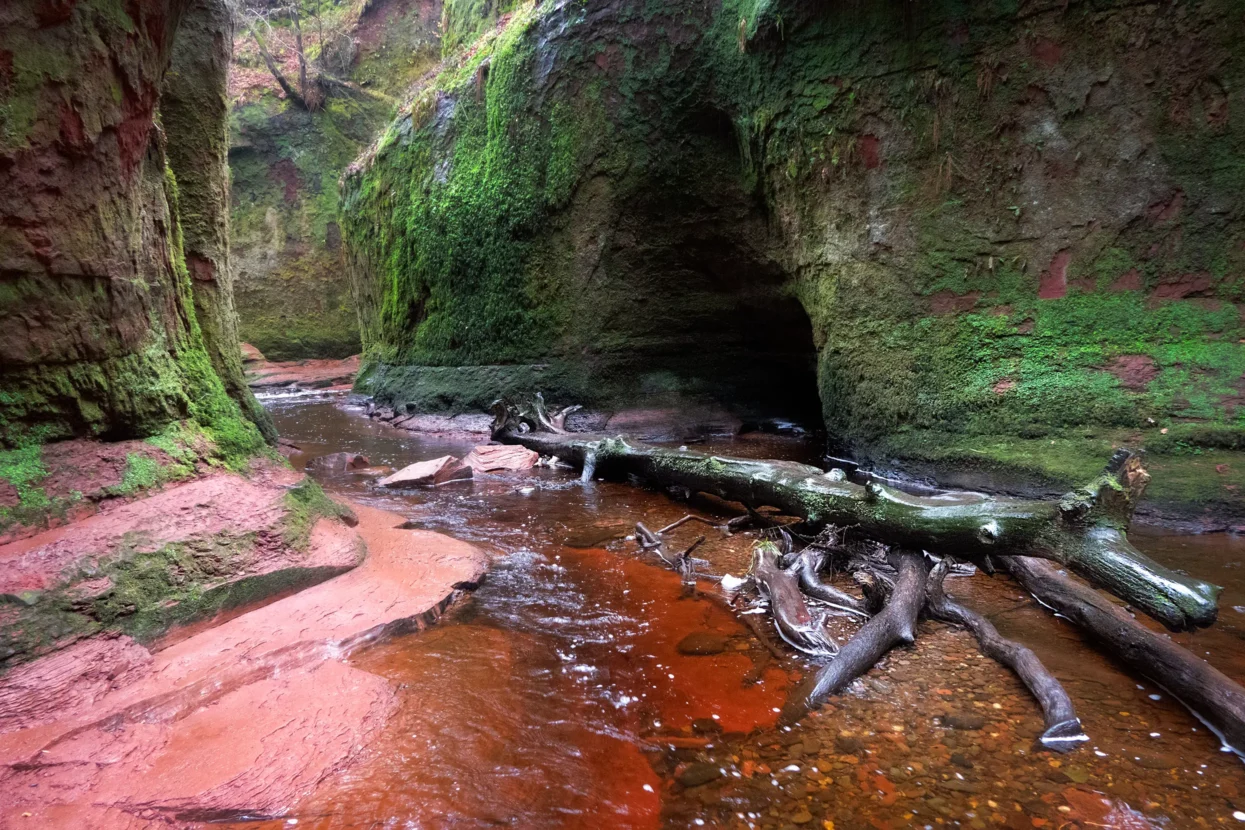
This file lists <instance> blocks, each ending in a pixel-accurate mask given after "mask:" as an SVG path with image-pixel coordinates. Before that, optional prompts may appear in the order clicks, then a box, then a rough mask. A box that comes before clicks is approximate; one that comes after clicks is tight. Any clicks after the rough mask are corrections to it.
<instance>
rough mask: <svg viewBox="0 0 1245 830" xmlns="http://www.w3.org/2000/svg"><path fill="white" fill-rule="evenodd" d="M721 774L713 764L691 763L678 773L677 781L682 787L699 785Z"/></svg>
mask: <svg viewBox="0 0 1245 830" xmlns="http://www.w3.org/2000/svg"><path fill="white" fill-rule="evenodd" d="M721 776H722V771H721V770H720V769H719V768H718V767H716V766H714V765H713V764H706V763H698V764H692V765H691V766H689V767H688V768H687V769H685V770H683V772H681V773H679V775H678V781H679V783H680V784H682V785H683V786H684V787H699V786H700V785H702V784H708V783H709V782H710V781H712V780H714V779H715V778H720V777H721Z"/></svg>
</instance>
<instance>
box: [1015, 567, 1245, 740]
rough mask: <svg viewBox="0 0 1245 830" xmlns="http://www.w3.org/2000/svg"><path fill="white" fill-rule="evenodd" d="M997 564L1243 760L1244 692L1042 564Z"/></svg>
mask: <svg viewBox="0 0 1245 830" xmlns="http://www.w3.org/2000/svg"><path fill="white" fill-rule="evenodd" d="M998 561H999V563H1000V564H1001V565H1002V566H1003V567H1004V568H1006V569H1007V571H1008V572H1009V573H1010V574H1011V575H1012V576H1013V577H1015V578H1016V580H1017V581H1018V582H1019V583H1020V584H1021V585H1023V586H1024V588H1025V590H1027V591H1028V592H1029V593H1031V594H1033V596H1034V597H1035V598H1036V599H1037V601H1038V602H1040V603H1042V605H1045V606H1046V607H1047V608H1049V609H1051V610H1052V611H1054V612H1055V613H1057V614H1059V615H1060V616H1062V617H1066V618H1067V619H1068V620H1069V621H1070V622H1072V624H1073V625H1076V626H1077V627H1079V628H1081V629H1082V630H1084V631H1085V632H1086V633H1087V634H1088V635H1089V636H1090V637H1091V638H1093V639H1094V640H1096V641H1097V642H1099V643H1100V644H1102V645H1104V646H1106V647H1107V650H1108V652H1109V653H1110V654H1111V655H1112V656H1113V657H1115V658H1116V659H1118V660H1120V661H1121V662H1123V663H1124V664H1125V665H1126V666H1128V667H1129V668H1130V669H1132V670H1133V671H1135V672H1136V673H1137V674H1140V675H1142V676H1144V677H1148V678H1149V679H1151V680H1152V681H1154V682H1155V683H1157V684H1158V685H1160V686H1162V687H1163V688H1164V689H1166V690H1167V691H1168V692H1169V693H1171V694H1172V695H1173V696H1175V697H1176V698H1178V699H1179V700H1180V701H1181V702H1182V703H1183V704H1184V705H1185V706H1187V707H1189V709H1191V710H1192V711H1193V713H1194V714H1195V715H1197V716H1198V717H1199V718H1200V719H1201V720H1202V722H1204V723H1205V724H1206V725H1207V726H1209V727H1210V728H1211V729H1212V730H1213V731H1214V732H1215V734H1216V735H1218V736H1219V739H1220V740H1221V741H1222V742H1223V743H1224V745H1225V746H1227V747H1228V748H1229V749H1231V750H1232V751H1233V752H1236V753H1237V754H1238V755H1242V756H1245V688H1242V687H1241V686H1240V685H1239V684H1238V683H1236V682H1235V681H1233V680H1232V679H1231V678H1229V677H1228V676H1227V675H1225V674H1224V673H1223V672H1221V671H1219V670H1218V669H1216V668H1214V667H1213V666H1211V665H1210V664H1209V663H1207V662H1206V661H1204V660H1202V659H1201V658H1200V657H1197V656H1196V655H1194V654H1192V653H1191V652H1189V651H1187V650H1186V649H1183V648H1181V647H1180V646H1178V645H1176V644H1175V643H1173V642H1172V641H1171V640H1170V639H1169V638H1167V637H1164V636H1163V635H1161V634H1156V633H1155V632H1153V631H1151V630H1149V629H1148V628H1146V627H1145V626H1143V625H1141V624H1140V623H1138V622H1137V621H1136V620H1135V619H1133V618H1132V617H1131V616H1130V615H1129V614H1128V613H1126V612H1125V611H1124V610H1123V609H1121V608H1119V607H1118V606H1116V605H1115V604H1114V603H1112V602H1111V601H1110V600H1108V599H1107V598H1106V597H1104V596H1102V595H1101V594H1099V593H1098V592H1097V591H1095V590H1093V589H1092V588H1088V587H1086V586H1084V585H1081V584H1079V583H1077V582H1074V581H1073V580H1071V579H1069V578H1068V577H1066V576H1064V575H1063V574H1060V573H1059V572H1058V571H1057V570H1055V569H1054V568H1052V567H1051V566H1050V565H1048V564H1046V563H1045V562H1042V561H1041V560H1037V559H1031V558H1029V557H1027V556H1000V557H998Z"/></svg>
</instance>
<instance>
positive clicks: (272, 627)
mask: <svg viewBox="0 0 1245 830" xmlns="http://www.w3.org/2000/svg"><path fill="white" fill-rule="evenodd" d="M356 509H357V511H358V514H359V519H360V523H359V527H358V528H357V530H358V532H359V533H360V534H361V535H362V536H363V538H364V540H365V541H366V543H367V545H368V550H369V556H368V559H367V560H366V561H365V562H364V564H363V565H361V566H360V567H358V568H356V569H355V570H353V571H350V572H349V573H346V574H344V575H343V576H340V577H337V578H336V579H332V580H329V581H328V582H324V583H321V584H320V585H317V586H315V587H313V588H310V589H308V590H306V591H303V592H302V593H299V594H296V595H294V596H292V597H288V598H286V599H284V600H280V601H278V602H275V603H272V604H270V605H267V606H265V607H263V608H260V609H257V610H255V611H252V612H250V613H247V614H243V615H242V616H239V617H236V618H234V619H232V620H229V621H228V622H225V623H223V624H222V625H219V626H217V627H215V628H212V629H210V630H207V631H204V632H201V633H199V634H197V635H195V636H193V637H190V638H189V639H186V640H183V641H182V642H179V643H177V644H176V645H173V646H171V647H169V648H167V649H165V650H163V651H160V652H158V653H156V654H155V655H154V657H153V659H152V660H151V662H150V663H149V664H148V663H146V661H144V660H142V659H133V660H130V661H129V662H128V663H127V664H126V665H127V666H128V667H129V668H128V669H127V672H126V673H125V674H124V675H123V676H120V677H117V678H114V679H113V681H114V682H113V685H115V688H113V687H110V686H108V682H106V681H107V678H106V677H105V680H104V681H101V680H100V678H98V677H97V676H96V675H97V674H98V665H97V664H98V661H99V660H100V659H103V657H102V656H101V655H96V654H94V652H90V651H87V650H85V648H84V647H85V645H86V644H80V646H79V648H83V649H84V650H83V651H82V653H81V654H80V655H79V657H80V659H81V660H82V661H88V662H87V663H86V664H80V665H77V666H74V665H73V664H72V661H67V660H66V659H64V658H62V660H61V662H60V663H59V664H57V665H56V666H55V667H54V671H51V672H49V677H48V679H47V683H48V686H45V687H40V685H39V682H38V680H37V678H33V677H32V674H34V673H35V670H36V669H37V668H38V667H40V666H41V665H47V664H48V661H50V660H53V659H55V656H54V657H53V658H45V659H44V660H40V661H36V662H35V663H32V664H30V666H31V668H30V669H29V670H28V671H27V672H26V675H25V677H24V682H23V684H22V688H21V689H16V690H15V689H13V688H9V686H10V678H11V677H12V675H9V676H7V677H5V678H3V679H0V705H5V706H9V707H21V709H22V711H24V712H26V713H27V714H26V716H25V717H24V722H25V723H36V724H38V725H33V726H25V727H24V728H18V729H16V730H13V731H9V730H11V729H12V724H13V723H14V721H13V720H12V719H9V718H7V717H6V715H7V714H9V713H10V712H12V711H13V709H10V712H4V711H0V733H3V734H0V792H4V793H8V794H12V797H9V798H5V799H3V800H2V801H0V826H9V825H15V826H20V827H26V826H29V827H92V828H101V830H110V828H129V827H146V826H150V825H152V824H156V823H160V822H166V821H168V822H171V823H173V824H174V825H176V824H177V823H178V822H179V821H182V822H184V821H192V820H195V819H196V818H197V819H199V820H202V819H204V818H206V817H211V816H222V815H228V814H231V813H232V814H240V813H246V814H249V815H279V814H281V813H282V812H283V811H284V810H286V809H287V808H288V807H289V806H290V805H292V804H293V803H294V801H295V800H296V799H297V798H298V796H299V795H300V794H301V793H303V792H306V791H307V790H308V789H310V788H311V787H312V786H313V785H314V784H315V782H317V781H319V780H321V779H322V778H323V777H324V776H325V775H327V774H328V773H329V772H331V771H333V770H340V769H341V768H343V767H345V766H347V765H349V764H350V763H351V761H352V759H353V758H354V757H355V754H356V753H357V752H358V751H359V749H360V748H361V747H362V746H364V745H366V743H367V741H368V740H369V739H370V737H371V736H372V735H373V734H375V732H376V730H377V729H379V728H380V727H381V726H382V725H383V724H384V722H385V720H386V718H387V717H388V715H389V713H390V711H391V709H392V705H393V704H392V701H393V691H392V689H391V688H390V687H389V685H388V682H387V681H385V680H383V679H381V678H379V677H376V676H374V675H371V674H368V673H366V672H363V671H361V670H359V669H355V668H352V667H350V666H347V665H344V664H343V663H341V662H340V660H341V658H342V657H343V656H345V655H347V654H349V653H350V651H351V650H352V649H354V648H358V647H360V646H361V645H364V644H367V643H370V642H374V641H376V640H377V639H379V638H381V637H384V636H386V635H388V634H392V633H394V632H397V631H402V630H410V629H414V628H418V627H422V626H424V625H426V624H428V623H429V622H430V621H431V620H433V619H435V617H436V616H438V615H439V614H440V612H441V611H442V610H443V609H444V607H445V605H446V603H447V602H448V601H449V599H450V598H451V597H453V596H454V595H455V593H456V590H457V588H458V586H463V585H468V584H474V583H476V582H478V581H479V579H480V578H481V577H482V575H483V573H484V570H485V568H486V564H487V560H486V558H485V556H484V554H482V553H481V552H480V551H478V550H477V549H475V548H474V547H472V546H471V545H469V544H467V543H465V542H459V541H456V540H453V539H449V538H447V537H443V536H440V535H438V534H435V533H428V532H423V531H410V530H400V529H398V527H397V525H398V524H400V523H401V522H402V517H401V516H397V515H395V514H392V513H386V512H384V511H379V510H374V509H370V508H366V507H358V508H356ZM321 526H325V527H328V528H334V529H335V530H334V532H348V531H349V529H347V528H342V527H341V526H340V525H337V524H333V523H329V522H321V523H319V525H317V530H319V529H320V527H321ZM119 639H120V640H122V642H120V643H118V644H117V646H116V647H118V648H121V649H123V650H125V651H129V650H132V648H133V646H132V645H131V644H129V643H128V642H124V638H119ZM89 661H94V662H89ZM92 672H95V674H93V673H92ZM79 678H87V679H88V680H90V679H91V678H94V679H93V680H90V682H89V683H87V685H86V687H85V691H84V692H83V693H81V694H77V695H76V696H71V695H58V694H57V690H58V689H61V688H64V689H69V688H70V687H71V686H72V685H73V684H74V683H75V682H77V679H79ZM101 692H102V694H101ZM41 707H46V710H44V711H39V710H40V708H41ZM32 708H33V709H34V714H33V716H32ZM32 783H37V784H38V785H39V786H38V787H31V786H29V785H30V784H32ZM24 813H30V814H31V815H30V816H24V815H23V814H24Z"/></svg>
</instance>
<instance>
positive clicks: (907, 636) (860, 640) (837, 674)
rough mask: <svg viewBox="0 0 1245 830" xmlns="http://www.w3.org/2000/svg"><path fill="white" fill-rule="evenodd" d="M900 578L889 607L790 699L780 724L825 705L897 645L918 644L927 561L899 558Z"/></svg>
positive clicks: (802, 682)
mask: <svg viewBox="0 0 1245 830" xmlns="http://www.w3.org/2000/svg"><path fill="white" fill-rule="evenodd" d="M896 558H898V560H899V562H898V563H897V566H898V570H899V579H898V580H896V582H895V590H894V592H893V593H892V594H891V597H890V601H889V602H887V603H886V607H885V608H883V609H882V610H881V612H879V613H878V614H877V616H875V617H873V618H872V619H870V620H869V621H868V622H867V623H865V624H864V625H862V626H861V627H860V630H859V631H857V632H856V634H855V635H854V636H853V637H852V638H851V639H850V640H848V641H847V644H846V645H844V646H843V648H842V649H840V650H839V654H838V656H837V657H836V658H835V659H834V662H832V663H830V664H829V665H827V666H823V667H822V668H820V669H818V670H817V672H816V673H814V674H812V675H810V676H809V677H806V678H804V680H803V681H801V682H800V684H799V685H798V686H797V687H796V688H795V689H794V690H793V691H792V692H791V694H790V695H788V697H787V702H786V703H785V704H784V705H783V709H782V713H781V714H780V715H779V718H778V719H779V722H780V723H784V724H792V723H795V722H796V721H798V720H800V719H801V718H802V717H804V715H805V714H807V713H808V712H810V711H812V710H813V709H816V708H817V707H819V706H821V704H823V703H825V702H826V698H828V697H830V695H832V694H835V693H836V692H839V691H842V690H843V689H844V688H845V687H846V686H847V684H849V683H851V682H852V681H853V680H855V679H856V678H857V677H860V675H862V674H864V673H865V672H867V671H868V670H869V669H870V668H872V667H873V665H874V664H875V663H876V662H877V661H878V660H880V659H882V656H883V655H884V654H886V652H888V651H890V650H891V649H892V648H894V647H895V646H897V645H899V644H901V643H912V642H915V641H916V620H917V616H918V615H919V614H920V613H921V608H922V607H923V606H924V605H925V581H926V570H925V561H924V558H923V557H921V556H914V555H906V556H899V557H896Z"/></svg>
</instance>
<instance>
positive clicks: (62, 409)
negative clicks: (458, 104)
mask: <svg viewBox="0 0 1245 830" xmlns="http://www.w3.org/2000/svg"><path fill="white" fill-rule="evenodd" d="M109 9H110V11H104V10H102V9H100V8H98V7H96V6H93V5H91V4H83V3H52V4H49V3H43V2H36V0H17V2H11V3H5V4H4V7H3V9H0V112H3V113H4V118H3V126H2V127H0V292H2V293H0V297H2V298H3V301H2V302H0V446H5V445H11V444H14V443H19V442H28V441H30V440H36V439H37V440H44V441H46V440H49V439H56V438H67V437H72V436H81V435H108V436H109V437H113V438H118V437H127V436H145V435H150V434H152V433H154V432H157V431H159V430H160V429H161V428H163V427H164V426H166V425H167V424H169V423H170V422H172V421H176V420H181V419H186V418H193V419H196V420H198V421H199V422H200V423H201V424H203V425H204V426H211V427H213V428H216V429H219V430H220V432H221V433H222V434H224V433H228V435H229V437H230V440H232V441H234V442H235V443H236V444H237V446H236V447H234V449H235V450H236V451H242V452H245V451H247V450H248V449H250V448H254V447H255V446H257V445H258V443H259V441H258V434H257V433H256V432H255V427H254V425H253V422H252V421H248V420H246V419H244V417H243V416H242V414H241V413H240V411H239V409H238V406H239V404H238V401H241V402H242V405H243V406H245V407H246V409H247V414H248V415H249V416H250V417H251V418H252V419H254V421H256V422H259V423H261V424H264V423H266V420H265V419H264V418H263V417H262V416H261V415H260V414H259V411H258V409H257V408H256V407H255V406H254V402H253V400H252V399H251V397H250V395H249V393H248V392H247V391H246V389H245V388H244V387H243V386H242V385H241V375H240V368H239V367H238V365H237V361H236V358H235V360H234V361H233V362H232V363H229V362H228V361H226V362H223V363H222V362H220V361H217V362H216V364H215V365H214V362H213V355H214V354H218V353H223V352H221V348H220V347H222V346H224V345H228V341H229V339H230V338H231V337H232V336H233V335H232V332H231V330H230V329H229V324H228V314H227V313H226V312H227V309H228V305H229V304H228V302H227V298H226V297H225V296H224V292H225V289H224V288H223V286H225V285H226V283H225V282H222V281H221V278H222V277H221V275H223V274H224V273H226V272H227V269H226V268H225V267H224V260H223V256H224V249H223V248H222V247H221V240H220V238H219V236H217V237H216V238H215V239H214V240H208V239H207V236H204V235H201V234H198V233H196V232H195V228H196V227H197V223H198V221H199V220H200V219H201V218H202V215H201V213H200V212H199V210H200V208H199V206H200V205H202V203H203V202H202V200H201V198H200V197H201V196H202V195H203V193H202V192H201V191H203V190H205V189H210V188H211V187H212V186H213V184H215V186H217V187H218V186H219V179H220V177H221V175H223V173H224V170H223V168H222V167H221V164H220V159H221V157H220V155H219V153H208V154H206V155H199V154H193V153H192V154H191V155H189V156H186V157H182V156H179V155H178V154H176V153H174V154H170V153H169V152H167V146H168V144H167V136H168V135H170V134H172V133H176V132H177V130H178V128H179V127H180V126H181V122H180V121H179V113H176V112H174V111H171V110H170V111H169V112H163V113H162V103H163V100H164V99H163V97H162V88H163V82H164V79H165V74H166V70H167V69H168V67H169V64H170V60H171V58H172V55H173V51H174V42H175V38H176V37H177V32H178V30H179V24H181V23H182V22H183V18H188V19H195V20H197V21H199V22H198V23H197V24H196V25H197V27H198V28H197V29H196V31H197V32H199V33H200V34H202V35H203V36H204V37H205V38H207V40H208V41H210V40H211V38H212V35H213V32H215V34H216V35H219V34H220V32H219V31H215V30H213V29H212V27H213V26H217V25H220V24H222V23H223V22H224V21H226V20H227V16H226V15H225V12H224V3H223V0H194V2H186V1H185V0H142V2H136V3H129V4H123V5H121V6H115V8H114V6H109ZM208 13H211V14H212V15H214V18H212V19H211V20H204V15H205V14H208ZM212 54H213V55H214V56H215V57H216V58H217V60H218V64H219V58H220V54H221V53H220V50H219V48H217V49H216V51H215V52H213V53H212ZM186 69H187V71H188V77H187V81H188V83H191V84H195V85H198V84H202V85H204V88H205V89H209V88H210V87H211V84H212V82H213V79H212V77H210V76H203V75H200V74H198V72H197V67H186ZM189 75H193V77H189ZM219 80H223V78H221V79H219ZM162 114H163V115H164V120H163V128H159V127H157V126H156V121H157V119H158V118H159V117H160V116H161V115H162ZM201 114H202V115H203V117H204V118H205V119H207V120H208V121H210V120H211V118H213V117H216V118H219V117H220V116H221V115H223V113H221V112H219V111H218V112H216V113H215V116H213V113H212V112H210V111H209V112H206V113H201ZM209 126H210V125H209ZM216 130H217V132H219V124H217V125H216ZM217 143H218V144H219V141H218V142H217ZM179 168H180V169H179ZM179 178H182V179H184V180H185V181H186V182H187V184H188V190H187V193H186V199H187V201H188V202H189V203H190V204H191V205H192V206H194V208H193V209H194V210H196V214H195V215H196V220H195V222H192V223H190V224H189V225H188V229H189V230H191V231H192V232H191V234H190V236H191V237H192V238H194V239H196V240H198V241H196V242H195V243H194V246H193V247H194V251H198V252H200V253H197V254H196V257H199V258H198V259H196V260H195V261H194V263H191V262H188V260H187V257H186V250H185V248H184V247H183V227H182V224H183V223H182V221H181V219H182V215H181V214H179V209H178V199H179V193H178V185H177V181H178V179H179ZM209 201H210V200H209ZM207 221H209V222H211V221H212V220H211V219H210V217H209V218H208V219H207ZM209 235H210V234H209ZM209 249H211V250H214V251H215V253H212V254H207V253H205V252H207V251H209ZM203 256H207V259H204V258H203ZM213 257H214V258H215V259H214V260H213ZM209 260H212V261H214V262H215V264H214V265H211V267H210V270H211V271H212V273H213V278H212V279H211V280H207V282H212V283H213V284H214V285H216V286H218V288H219V290H218V293H220V295H221V296H220V297H219V298H218V300H216V301H214V302H211V303H196V299H197V298H198V297H199V296H200V294H201V292H198V291H196V290H195V288H194V287H193V283H192V275H191V270H190V269H189V267H188V266H189V265H191V264H194V265H195V267H196V268H198V269H199V270H200V271H201V272H203V271H204V268H207V267H208V266H207V265H203V264H202V263H207V262H208V261H209ZM232 349H233V352H234V353H236V343H234V344H233V345H232ZM224 351H228V349H225V350H224ZM222 375H223V376H224V382H222ZM227 392H233V393H234V395H235V399H230V398H229V397H228V395H227Z"/></svg>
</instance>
